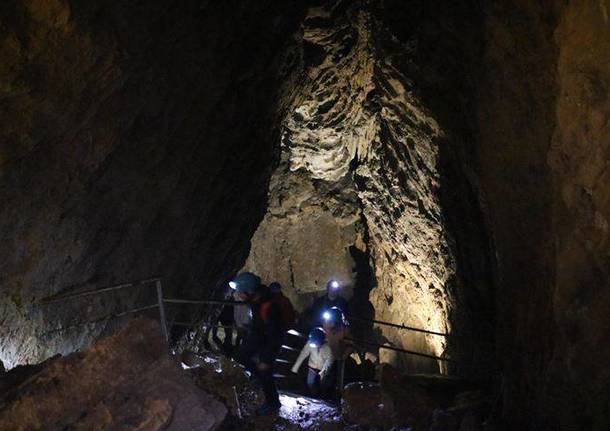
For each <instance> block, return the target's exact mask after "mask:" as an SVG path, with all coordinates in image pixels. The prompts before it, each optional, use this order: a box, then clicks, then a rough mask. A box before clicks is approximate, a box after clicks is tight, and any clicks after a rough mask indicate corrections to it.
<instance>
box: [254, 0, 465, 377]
mask: <svg viewBox="0 0 610 431" xmlns="http://www.w3.org/2000/svg"><path fill="white" fill-rule="evenodd" d="M342 6H344V4H342V3H340V2H339V3H336V4H334V5H333V6H332V7H328V6H327V7H315V8H312V9H310V10H309V11H308V14H307V16H306V18H305V21H304V24H303V40H302V57H303V61H302V64H301V67H302V69H303V79H302V81H301V84H300V85H299V86H298V87H297V88H296V89H295V96H294V102H293V105H292V107H291V111H290V113H289V114H288V116H287V118H286V119H285V121H284V128H283V130H282V162H281V164H280V167H279V168H278V169H277V170H276V172H275V173H274V175H273V178H272V181H271V187H270V193H269V207H268V210H267V215H266V216H265V219H264V220H263V222H262V223H261V225H260V226H259V228H258V230H257V232H256V234H255V235H254V237H253V242H252V250H251V253H250V257H249V259H248V261H247V263H246V268H247V269H251V270H254V271H257V272H258V273H260V274H262V276H263V278H265V279H267V280H269V281H271V280H279V281H280V282H282V283H283V284H284V285H285V286H286V291H287V292H288V295H289V296H291V297H292V298H295V299H296V302H297V303H298V304H299V305H301V306H304V305H305V304H306V301H307V299H308V296H305V298H301V297H299V294H303V293H308V292H316V291H318V292H319V291H320V290H323V289H324V286H325V283H326V281H327V280H328V279H329V278H337V279H338V280H340V281H341V282H343V284H345V285H347V287H354V286H355V285H356V283H357V279H358V277H359V275H358V271H359V270H360V271H361V269H360V268H357V265H356V262H355V258H354V255H355V254H356V253H360V254H364V255H370V260H369V262H366V263H365V264H366V265H369V264H370V265H371V266H373V268H374V276H375V279H376V287H375V289H373V290H372V292H371V294H370V298H369V299H370V301H371V303H372V305H373V306H374V308H375V317H376V318H378V319H381V320H386V321H392V322H397V323H404V324H407V325H410V326H414V327H420V328H425V329H429V330H433V331H439V332H448V331H450V330H451V324H452V321H451V319H450V318H449V317H450V315H451V314H452V312H453V308H454V307H455V306H456V304H457V300H458V299H457V297H455V295H454V293H453V292H455V291H456V289H457V287H458V284H459V280H458V278H457V276H456V263H455V257H454V252H453V250H452V242H453V240H452V238H451V235H450V233H449V232H448V229H447V227H446V222H445V219H444V215H443V211H442V207H441V201H440V191H439V188H440V186H441V172H440V171H439V153H440V150H439V146H440V145H443V142H444V138H445V132H444V130H443V129H442V128H441V126H440V125H439V124H438V122H437V121H436V119H435V117H434V114H433V113H431V112H430V111H429V110H428V109H427V108H426V107H425V106H424V105H423V103H422V101H421V98H420V96H419V95H418V94H417V89H416V88H415V84H414V81H413V77H411V76H409V75H410V71H409V65H410V64H411V61H412V56H413V53H412V51H413V48H412V47H409V46H408V45H406V44H401V43H400V42H399V41H398V40H397V39H396V38H395V37H394V35H393V34H391V33H390V32H389V31H388V30H387V28H385V26H384V23H383V21H382V20H381V19H380V18H379V16H378V15H377V14H375V13H374V9H373V8H370V7H369V8H364V7H350V8H347V10H344V8H343V7H342ZM352 272H355V273H354V274H352ZM360 282H361V284H363V286H361V288H362V289H364V290H365V291H366V292H367V293H368V290H370V288H371V287H373V286H372V284H373V283H375V280H374V279H366V280H361V281H360ZM383 336H384V338H385V339H387V340H388V341H389V342H391V343H393V344H396V345H398V346H402V347H406V346H409V348H412V349H413V348H414V349H415V350H418V349H419V350H420V351H422V353H432V354H435V355H439V356H440V355H443V353H444V350H445V348H446V344H445V340H444V339H442V338H439V337H434V336H430V337H424V336H419V335H418V334H412V333H411V334H409V333H404V332H402V333H401V332H398V331H396V330H392V329H383ZM403 359H405V358H403ZM426 361H427V362H423V363H422V361H421V360H417V359H411V358H406V360H405V361H403V362H407V363H411V367H412V368H413V369H414V370H415V369H417V368H418V367H419V369H422V368H423V369H432V370H434V369H438V365H437V364H434V363H433V364H430V363H429V362H430V361H428V360H426ZM418 363H419V364H418Z"/></svg>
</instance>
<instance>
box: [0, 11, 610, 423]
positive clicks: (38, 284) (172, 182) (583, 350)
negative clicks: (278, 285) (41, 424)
mask: <svg viewBox="0 0 610 431" xmlns="http://www.w3.org/2000/svg"><path fill="white" fill-rule="evenodd" d="M174 3H175V2H169V3H168V2H162V1H160V0H151V1H148V2H121V3H116V2H103V1H100V0H91V1H87V2H82V1H76V0H44V1H43V0H8V1H4V2H2V5H0V56H1V58H2V64H0V125H1V127H0V201H1V202H2V211H1V212H0V243H1V244H2V246H1V247H0V361H2V362H3V363H4V364H5V365H6V368H7V369H11V368H13V367H14V366H16V365H18V364H23V363H26V362H39V361H41V360H43V359H45V358H48V357H51V356H52V355H54V354H55V353H57V352H64V353H67V352H71V351H73V350H75V349H77V348H80V347H82V346H84V345H86V344H87V343H89V342H90V341H91V339H93V338H94V337H96V336H97V335H99V334H100V333H102V332H103V331H104V330H105V329H109V328H108V327H107V325H103V324H101V325H100V324H97V325H89V326H80V329H79V330H70V331H67V330H66V329H67V328H66V326H67V325H70V324H71V323H74V322H76V321H79V320H82V319H87V318H95V317H98V316H100V315H104V314H106V313H109V312H113V311H115V310H118V309H124V308H125V307H129V306H131V305H134V304H135V303H142V302H143V301H147V300H150V299H151V298H150V295H149V293H150V291H139V290H138V291H130V292H129V293H125V294H124V295H118V296H104V297H99V298H97V299H95V300H86V301H80V302H74V303H63V304H61V305H58V306H56V307H55V308H43V307H39V306H33V305H32V304H33V303H36V301H37V300H38V299H40V298H43V297H46V296H49V295H52V294H55V293H58V292H65V291H71V290H75V289H78V288H81V287H82V288H84V287H85V286H87V287H101V286H104V285H109V284H113V283H116V282H123V281H130V280H135V279H141V278H147V277H150V276H152V275H160V276H163V282H164V287H165V288H166V291H167V292H168V295H170V294H171V295H173V296H180V297H189V298H200V297H203V296H208V295H211V294H213V293H214V288H215V287H216V286H222V285H223V283H224V282H225V281H226V279H227V278H228V277H229V276H231V275H232V274H233V273H234V272H235V271H236V270H237V269H238V268H240V267H242V266H243V265H244V262H246V263H245V266H246V268H251V269H254V270H256V271H257V272H259V273H261V275H262V276H263V278H264V279H265V280H267V281H272V280H278V281H280V282H282V283H283V284H284V286H285V288H286V290H287V292H288V293H289V296H291V298H292V299H294V301H295V302H296V303H297V305H298V306H299V307H300V308H303V307H305V306H306V305H307V304H308V303H309V301H310V300H311V296H313V295H315V294H317V293H318V292H319V291H320V290H321V289H322V288H323V285H324V283H325V281H326V279H327V278H330V277H333V278H338V279H340V280H341V281H343V282H344V283H345V284H346V285H347V286H348V287H349V288H350V290H351V292H350V294H353V303H354V305H355V306H356V309H358V310H359V311H360V312H366V313H367V315H368V316H369V317H370V316H372V315H374V316H375V317H377V318H380V319H384V320H390V321H394V322H403V323H406V324H411V325H412V326H419V327H424V328H427V329H433V330H438V331H443V332H445V331H449V332H451V333H452V334H455V335H456V336H457V337H455V338H450V339H447V340H444V339H442V338H435V337H432V336H416V335H413V334H410V335H405V333H403V332H399V331H396V330H387V329H384V330H378V331H377V332H376V333H372V332H369V333H368V335H370V336H373V335H376V336H378V337H379V338H378V339H380V340H383V341H384V342H388V343H392V344H395V345H398V346H404V347H408V348H411V349H414V350H420V351H422V352H428V353H433V354H445V355H450V356H452V357H453V358H455V359H458V360H460V362H461V363H466V364H467V367H466V369H463V368H458V369H450V370H448V371H450V372H457V373H462V372H465V373H467V374H475V375H479V376H482V377H486V378H489V379H490V380H491V381H492V383H493V386H494V387H495V389H496V390H495V393H494V396H495V398H494V399H495V400H497V405H498V407H497V409H496V423H497V424H500V425H498V426H503V427H505V428H507V429H594V430H605V429H608V428H609V427H610V416H609V415H608V403H609V401H610V393H609V392H608V387H610V385H609V384H608V382H609V381H610V368H609V367H608V363H609V361H610V351H609V350H608V349H609V347H608V343H607V339H608V337H609V336H610V323H609V321H610V319H608V313H607V310H608V309H609V305H610V304H609V299H608V298H609V295H608V286H609V285H610V283H609V277H608V275H609V272H610V252H609V250H610V247H609V246H608V244H609V229H608V220H609V219H610V193H608V190H609V189H610V186H609V184H610V183H609V181H608V160H609V148H610V121H609V112H610V96H609V95H610V91H609V88H610V69H609V63H608V58H610V42H609V41H610V34H609V32H610V18H609V13H610V3H609V2H608V0H574V1H571V2H561V1H558V0H545V1H539V2H528V1H523V0H491V1H488V2H480V1H475V0H472V1H462V2H447V1H430V0H412V1H408V2H407V1H404V0H358V1H345V0H336V1H321V0H310V1H307V2H289V1H283V0H275V1H274V0H256V1H241V0H231V1H223V2H211V1H194V0H187V1H185V2H179V3H180V4H179V5H178V4H174ZM297 3H298V4H297ZM301 7H302V8H304V9H305V8H306V9H307V12H306V13H304V11H302V10H300V8H301ZM299 26H300V29H301V30H300V31H297V29H298V28H299ZM266 199H267V200H268V205H267V206H266V205H265V200H266ZM261 220H262V223H260V222H261ZM259 223H260V225H259ZM257 226H258V229H257ZM255 232H256V233H255ZM250 238H252V250H251V252H249V247H250V243H249V240H250ZM246 257H247V261H246ZM146 292H148V293H146ZM367 306H368V307H369V308H368V309H366V308H365V307H367ZM169 312H170V314H172V315H173V316H175V315H176V313H182V315H186V316H189V317H191V316H192V315H193V314H194V312H192V311H191V309H186V308H185V309H178V310H176V309H173V310H169ZM366 329H371V328H366ZM50 330H53V331H54V332H53V333H49V331H50ZM392 361H395V362H397V363H398V362H400V360H398V359H392ZM399 365H401V366H404V367H405V368H406V369H409V370H417V371H422V370H426V371H428V370H433V371H435V370H438V369H439V368H440V366H439V364H437V363H435V362H431V361H429V360H416V359H407V360H402V363H401V364H399Z"/></svg>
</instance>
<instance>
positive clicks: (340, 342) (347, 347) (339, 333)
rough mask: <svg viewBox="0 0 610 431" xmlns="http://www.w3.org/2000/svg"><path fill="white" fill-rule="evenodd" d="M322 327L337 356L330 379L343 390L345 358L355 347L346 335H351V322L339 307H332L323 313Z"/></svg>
mask: <svg viewBox="0 0 610 431" xmlns="http://www.w3.org/2000/svg"><path fill="white" fill-rule="evenodd" d="M322 320H323V323H322V327H323V329H324V331H325V332H326V340H327V342H328V345H329V346H330V349H331V351H332V353H333V357H334V358H335V362H334V364H333V367H332V371H331V373H330V376H329V381H330V382H332V384H333V385H334V384H335V381H336V386H337V387H338V389H339V391H342V390H343V383H344V370H345V366H344V365H345V363H344V361H345V359H346V358H347V357H348V356H349V355H350V353H352V351H353V349H352V346H351V344H350V343H349V342H347V341H346V337H347V336H348V335H349V323H348V321H347V319H346V317H345V315H344V314H343V312H342V311H341V310H340V309H339V308H338V307H332V308H330V309H329V310H326V311H325V312H323V313H322Z"/></svg>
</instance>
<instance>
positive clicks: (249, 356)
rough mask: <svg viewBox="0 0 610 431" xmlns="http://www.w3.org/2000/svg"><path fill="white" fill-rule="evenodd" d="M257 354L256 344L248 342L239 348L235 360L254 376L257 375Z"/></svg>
mask: <svg viewBox="0 0 610 431" xmlns="http://www.w3.org/2000/svg"><path fill="white" fill-rule="evenodd" d="M256 352H257V346H256V343H254V342H252V341H250V340H246V341H245V342H244V343H242V344H241V345H240V346H239V349H238V350H237V354H236V355H235V359H236V360H237V362H239V363H240V364H242V365H243V366H244V367H246V370H247V371H249V372H250V373H252V374H256V364H255V363H254V356H255V355H256Z"/></svg>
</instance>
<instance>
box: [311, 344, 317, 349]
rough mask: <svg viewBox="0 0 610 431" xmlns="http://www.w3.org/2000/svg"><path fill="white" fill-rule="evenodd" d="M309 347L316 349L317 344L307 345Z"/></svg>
mask: <svg viewBox="0 0 610 431" xmlns="http://www.w3.org/2000/svg"><path fill="white" fill-rule="evenodd" d="M309 347H313V348H314V349H315V348H316V347H318V345H317V343H309Z"/></svg>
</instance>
